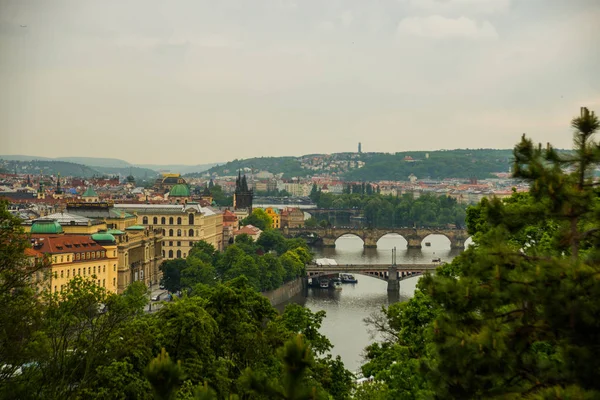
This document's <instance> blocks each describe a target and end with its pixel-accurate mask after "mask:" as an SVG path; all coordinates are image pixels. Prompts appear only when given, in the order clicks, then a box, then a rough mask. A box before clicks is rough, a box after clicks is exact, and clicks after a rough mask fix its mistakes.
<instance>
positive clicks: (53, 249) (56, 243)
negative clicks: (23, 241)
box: [31, 235, 104, 254]
mask: <svg viewBox="0 0 600 400" xmlns="http://www.w3.org/2000/svg"><path fill="white" fill-rule="evenodd" d="M31 239H32V242H33V243H32V245H33V249H34V250H36V251H38V252H41V253H46V254H60V253H80V252H86V251H96V250H103V249H104V247H102V246H100V245H99V244H98V243H96V242H94V241H93V240H92V239H91V238H90V237H89V236H84V235H31ZM34 241H35V242H34Z"/></svg>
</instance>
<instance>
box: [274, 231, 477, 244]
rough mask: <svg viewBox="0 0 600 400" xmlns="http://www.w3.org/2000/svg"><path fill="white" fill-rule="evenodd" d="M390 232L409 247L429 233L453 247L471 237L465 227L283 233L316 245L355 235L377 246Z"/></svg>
mask: <svg viewBox="0 0 600 400" xmlns="http://www.w3.org/2000/svg"><path fill="white" fill-rule="evenodd" d="M389 233H396V234H398V235H400V236H402V237H403V238H404V239H406V241H407V242H408V248H409V249H420V248H421V247H422V242H423V240H424V239H425V238H426V237H427V236H429V235H443V236H446V237H447V238H448V239H449V240H450V247H451V248H453V249H464V248H465V241H466V240H467V239H468V238H469V235H468V234H467V231H466V230H465V229H457V228H335V227H331V228H319V227H316V228H287V227H285V228H283V235H284V236H286V237H288V238H292V237H304V238H311V239H313V241H314V244H315V245H321V246H323V247H335V241H336V240H337V239H338V238H340V237H341V236H344V235H354V236H358V237H359V238H361V239H362V241H363V243H364V247H373V248H374V247H377V241H378V240H379V239H381V238H382V237H383V236H385V235H387V234H389Z"/></svg>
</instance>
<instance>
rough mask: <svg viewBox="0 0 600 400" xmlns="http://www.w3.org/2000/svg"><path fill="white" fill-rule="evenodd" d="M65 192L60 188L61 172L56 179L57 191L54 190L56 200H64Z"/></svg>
mask: <svg viewBox="0 0 600 400" xmlns="http://www.w3.org/2000/svg"><path fill="white" fill-rule="evenodd" d="M63 195H64V193H63V190H62V188H61V187H60V172H59V173H58V176H57V178H56V189H55V190H54V196H52V197H54V198H55V199H62V198H63Z"/></svg>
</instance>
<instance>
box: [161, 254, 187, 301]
mask: <svg viewBox="0 0 600 400" xmlns="http://www.w3.org/2000/svg"><path fill="white" fill-rule="evenodd" d="M186 266H187V264H186V261H185V260H184V259H182V258H176V259H174V260H165V261H163V262H162V264H161V265H160V271H161V272H162V278H161V279H160V283H161V285H162V286H164V288H165V289H167V290H168V291H169V292H173V293H174V292H178V291H179V290H181V271H182V270H183V269H184V268H185V267H186Z"/></svg>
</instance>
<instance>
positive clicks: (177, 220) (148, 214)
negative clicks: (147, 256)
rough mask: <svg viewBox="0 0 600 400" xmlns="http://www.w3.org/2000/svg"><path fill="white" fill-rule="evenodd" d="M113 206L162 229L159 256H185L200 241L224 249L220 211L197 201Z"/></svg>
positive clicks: (144, 224)
mask: <svg viewBox="0 0 600 400" xmlns="http://www.w3.org/2000/svg"><path fill="white" fill-rule="evenodd" d="M115 209H117V210H123V211H126V212H128V213H130V214H134V215H136V216H137V219H138V222H139V223H140V225H141V226H144V227H147V228H149V229H158V230H160V231H161V232H162V236H163V246H162V257H163V258H164V259H165V260H172V259H174V258H185V257H187V255H188V254H189V252H190V250H191V249H192V247H193V246H194V243H196V242H198V241H200V240H203V241H205V242H208V243H210V244H212V245H213V246H214V247H215V249H217V250H222V249H223V214H222V213H221V212H218V211H215V210H213V209H212V208H210V207H202V206H200V205H199V204H197V203H193V202H188V203H186V204H116V205H115Z"/></svg>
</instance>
